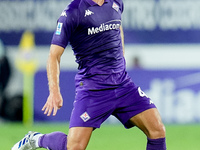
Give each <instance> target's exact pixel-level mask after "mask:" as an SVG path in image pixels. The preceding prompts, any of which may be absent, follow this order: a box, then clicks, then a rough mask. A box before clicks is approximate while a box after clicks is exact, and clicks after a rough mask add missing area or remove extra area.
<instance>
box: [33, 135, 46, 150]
mask: <svg viewBox="0 0 200 150" xmlns="http://www.w3.org/2000/svg"><path fill="white" fill-rule="evenodd" d="M43 135H44V134H41V133H39V134H37V135H35V136H33V140H34V141H35V147H36V148H39V139H40V137H41V136H43Z"/></svg>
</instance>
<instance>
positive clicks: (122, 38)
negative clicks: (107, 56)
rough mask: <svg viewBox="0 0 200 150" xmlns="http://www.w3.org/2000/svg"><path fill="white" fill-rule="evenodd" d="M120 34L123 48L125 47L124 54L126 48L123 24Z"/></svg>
mask: <svg viewBox="0 0 200 150" xmlns="http://www.w3.org/2000/svg"><path fill="white" fill-rule="evenodd" d="M120 34H121V40H122V49H123V55H124V53H125V50H124V31H123V28H122V25H121V26H120Z"/></svg>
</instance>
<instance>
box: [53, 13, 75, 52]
mask: <svg viewBox="0 0 200 150" xmlns="http://www.w3.org/2000/svg"><path fill="white" fill-rule="evenodd" d="M75 18H77V17H76V16H74V14H73V13H71V12H70V11H67V10H64V11H63V12H62V14H61V16H60V18H59V19H58V20H57V27H56V30H55V32H54V34H53V38H52V41H51V44H54V45H59V46H61V47H63V48H65V47H66V46H67V45H68V42H69V41H70V38H71V35H72V32H73V31H74V28H75V26H76V23H75V22H76V20H75Z"/></svg>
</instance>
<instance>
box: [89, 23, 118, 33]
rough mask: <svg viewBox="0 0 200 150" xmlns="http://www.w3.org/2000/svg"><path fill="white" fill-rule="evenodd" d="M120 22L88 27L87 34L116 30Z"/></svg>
mask: <svg viewBox="0 0 200 150" xmlns="http://www.w3.org/2000/svg"><path fill="white" fill-rule="evenodd" d="M119 27H120V24H115V23H114V24H104V23H103V24H101V25H100V26H99V27H92V28H88V35H92V34H96V33H99V32H104V31H108V30H117V29H119Z"/></svg>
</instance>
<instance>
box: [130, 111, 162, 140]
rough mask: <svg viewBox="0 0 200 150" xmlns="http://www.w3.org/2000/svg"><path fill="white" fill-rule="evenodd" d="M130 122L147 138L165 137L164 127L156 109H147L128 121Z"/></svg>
mask: <svg viewBox="0 0 200 150" xmlns="http://www.w3.org/2000/svg"><path fill="white" fill-rule="evenodd" d="M130 122H131V123H132V124H134V125H135V126H137V127H138V128H140V129H141V130H142V131H143V132H144V133H145V134H146V135H147V137H148V138H152V139H156V138H163V137H165V127H164V125H163V123H162V120H161V117H160V114H159V112H158V110H157V108H151V109H147V110H145V111H143V112H141V113H139V114H137V115H136V116H134V117H132V118H131V119H130Z"/></svg>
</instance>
